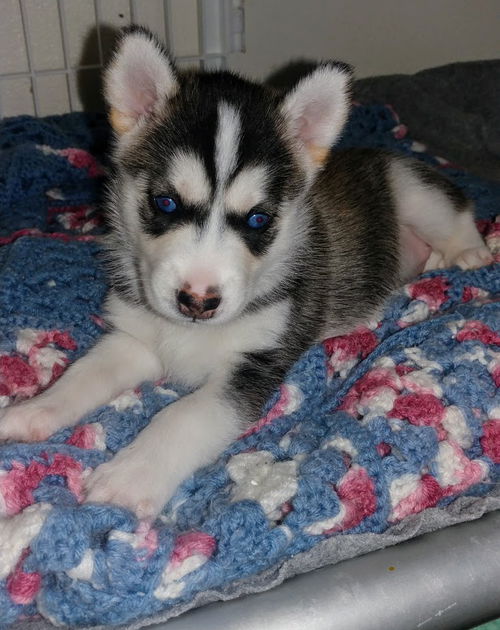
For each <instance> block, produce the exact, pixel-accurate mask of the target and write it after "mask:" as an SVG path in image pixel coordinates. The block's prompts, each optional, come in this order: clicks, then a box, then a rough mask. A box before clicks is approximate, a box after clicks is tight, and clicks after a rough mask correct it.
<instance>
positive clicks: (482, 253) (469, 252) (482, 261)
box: [452, 246, 493, 270]
mask: <svg viewBox="0 0 500 630" xmlns="http://www.w3.org/2000/svg"><path fill="white" fill-rule="evenodd" d="M492 262H493V256H492V254H491V252H490V250H489V249H488V248H487V247H485V246H483V247H471V248H470V249H465V250H464V251H463V252H460V254H459V255H458V256H457V257H456V258H455V259H454V260H453V261H452V264H455V265H458V266H459V267H460V268H461V269H464V270H466V269H478V268H479V267H483V266H484V265H489V264H490V263H492Z"/></svg>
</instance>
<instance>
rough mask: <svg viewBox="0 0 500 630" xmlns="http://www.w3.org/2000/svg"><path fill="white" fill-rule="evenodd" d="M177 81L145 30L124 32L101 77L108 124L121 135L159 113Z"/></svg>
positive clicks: (162, 51)
mask: <svg viewBox="0 0 500 630" xmlns="http://www.w3.org/2000/svg"><path fill="white" fill-rule="evenodd" d="M177 89H178V82H177V77H176V73H175V70H174V67H173V64H172V62H171V60H170V58H169V56H168V53H167V51H166V50H165V48H164V47H163V46H162V44H161V43H160V42H159V41H158V40H157V39H156V37H155V36H154V35H153V34H152V33H151V32H150V31H148V30H147V29H145V28H142V27H139V26H131V27H128V28H126V29H124V30H123V34H122V36H121V38H120V39H119V41H118V45H117V48H116V51H115V53H114V55H113V58H112V59H111V62H110V64H109V66H108V68H107V69H106V72H105V75H104V96H105V99H106V101H107V103H108V105H109V107H110V122H111V125H112V127H113V129H114V130H115V131H116V132H117V133H118V134H120V135H122V134H126V133H128V132H130V131H132V130H133V129H135V127H136V125H137V124H138V123H139V122H141V121H142V120H145V119H147V118H148V117H149V116H151V115H152V114H154V113H156V112H158V111H159V110H160V109H161V108H162V107H163V106H164V104H165V102H166V100H167V99H169V98H171V97H172V96H174V95H175V93H176V92H177Z"/></svg>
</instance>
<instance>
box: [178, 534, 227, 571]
mask: <svg viewBox="0 0 500 630" xmlns="http://www.w3.org/2000/svg"><path fill="white" fill-rule="evenodd" d="M215 546H216V542H215V538H214V537H213V536H210V535H209V534H205V533H204V532H189V533H187V534H182V535H181V536H179V537H178V538H177V541H176V543H175V547H174V550H173V552H172V556H171V558H170V562H171V563H172V565H173V566H178V565H179V564H181V563H182V562H184V560H185V559H186V558H189V556H193V555H195V554H196V555H203V556H206V557H207V558H209V557H210V556H211V555H212V554H213V552H214V551H215Z"/></svg>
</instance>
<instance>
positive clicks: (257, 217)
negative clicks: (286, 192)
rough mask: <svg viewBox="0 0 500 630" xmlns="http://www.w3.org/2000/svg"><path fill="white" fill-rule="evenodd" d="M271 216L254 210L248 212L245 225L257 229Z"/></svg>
mask: <svg viewBox="0 0 500 630" xmlns="http://www.w3.org/2000/svg"><path fill="white" fill-rule="evenodd" d="M270 220H271V217H270V216H269V215H268V214H265V213H264V212H254V213H253V214H249V215H248V217H247V225H248V227H251V228H252V229H253V230H258V229H260V228H263V227H264V226H266V225H267V224H268V223H269V221H270Z"/></svg>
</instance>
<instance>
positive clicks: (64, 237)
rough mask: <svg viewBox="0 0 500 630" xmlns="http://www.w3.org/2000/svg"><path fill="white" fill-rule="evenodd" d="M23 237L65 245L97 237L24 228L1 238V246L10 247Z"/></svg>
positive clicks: (92, 239)
mask: <svg viewBox="0 0 500 630" xmlns="http://www.w3.org/2000/svg"><path fill="white" fill-rule="evenodd" d="M23 236H36V237H38V238H53V239H56V240H59V241H64V242H65V243H70V242H71V241H83V242H89V241H94V240H95V239H96V237H95V236H92V235H91V234H64V233H62V232H41V231H40V230H37V229H36V228H23V229H22V230H17V231H16V232H13V233H12V234H9V236H0V245H9V243H13V242H14V241H17V239H18V238H22V237H23Z"/></svg>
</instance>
